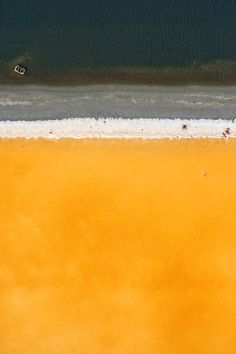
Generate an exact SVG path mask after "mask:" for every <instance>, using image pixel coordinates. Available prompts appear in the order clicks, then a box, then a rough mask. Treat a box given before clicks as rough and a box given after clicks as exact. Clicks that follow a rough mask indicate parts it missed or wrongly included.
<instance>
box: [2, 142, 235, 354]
mask: <svg viewBox="0 0 236 354" xmlns="http://www.w3.org/2000/svg"><path fill="white" fill-rule="evenodd" d="M235 153H236V140H234V139H232V140H222V139H204V140H198V139H194V140H185V139H183V140H179V141H178V140H149V141H144V140H132V141H130V140H106V141H104V140H56V141H55V140H54V141H45V140H24V139H13V140H7V139H3V140H0V166H1V173H0V186H1V198H0V215H1V222H0V287H1V291H0V352H1V354H12V353H14V354H32V353H34V354H44V353H45V354H46V353H47V354H67V353H68V354H78V353H80V354H88V353H92V354H106V353H107V354H118V353H119V354H184V353H191V354H192V353H196V354H200V353H204V354H208V353H209V354H212V353H214V354H222V353H227V354H231V353H232V354H233V353H235V348H236V305H235V298H236V282H235V276H236V258H235V252H236V217H235V214H236V189H235V182H236V167H235Z"/></svg>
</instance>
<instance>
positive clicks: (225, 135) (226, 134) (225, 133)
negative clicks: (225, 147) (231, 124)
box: [223, 128, 230, 138]
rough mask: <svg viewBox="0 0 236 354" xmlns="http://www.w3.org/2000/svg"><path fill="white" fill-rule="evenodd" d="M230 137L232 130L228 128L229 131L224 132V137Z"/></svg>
mask: <svg viewBox="0 0 236 354" xmlns="http://www.w3.org/2000/svg"><path fill="white" fill-rule="evenodd" d="M229 135H230V129H229V128H227V129H225V131H224V132H223V136H224V138H227V136H229Z"/></svg>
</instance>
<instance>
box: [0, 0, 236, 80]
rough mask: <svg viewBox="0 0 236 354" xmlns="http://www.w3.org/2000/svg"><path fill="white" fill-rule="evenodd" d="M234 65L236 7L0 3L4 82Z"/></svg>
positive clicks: (50, 0) (222, 3)
mask: <svg viewBox="0 0 236 354" xmlns="http://www.w3.org/2000/svg"><path fill="white" fill-rule="evenodd" d="M235 60H236V0H21V1H19V0H0V64H1V68H0V75H1V76H0V77H2V78H3V77H6V78H7V77H8V76H9V77H11V75H12V74H11V66H12V65H13V64H15V63H17V62H22V63H25V64H26V65H27V66H28V67H29V68H30V75H31V76H32V77H33V76H37V75H38V74H40V76H41V77H47V75H53V74H55V75H56V76H58V75H67V74H71V73H73V72H76V71H95V72H96V71H99V70H109V71H114V72H115V71H117V70H121V69H122V70H124V71H127V72H128V71H129V70H133V69H136V70H137V69H139V70H140V69H142V70H144V71H145V70H146V71H148V70H155V69H163V70H165V68H166V67H173V68H176V67H186V66H188V67H190V68H191V67H192V68H195V67H196V66H199V65H201V63H210V65H211V63H213V62H215V61H222V62H226V63H231V64H232V63H234V61H235ZM231 64H230V65H231ZM217 65H218V64H217ZM232 65H233V64H232ZM234 72H235V74H236V70H235V66H234V65H233V68H232V74H234Z"/></svg>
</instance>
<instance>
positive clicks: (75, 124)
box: [0, 118, 236, 139]
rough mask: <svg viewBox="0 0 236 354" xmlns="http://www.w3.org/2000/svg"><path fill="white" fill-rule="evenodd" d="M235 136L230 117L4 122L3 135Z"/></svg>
mask: <svg viewBox="0 0 236 354" xmlns="http://www.w3.org/2000/svg"><path fill="white" fill-rule="evenodd" d="M222 137H227V138H228V137H231V138H232V137H233V138H235V137H236V123H235V122H234V121H227V120H221V119H218V120H210V119H199V120H197V119H196V120H182V119H174V120H172V119H153V118H150V119H149V118H145V119H144V118H140V119H121V118H117V119H112V118H106V119H95V118H70V119H63V120H48V121H39V120H38V121H1V122H0V138H46V139H61V138H75V139H84V138H111V139H122V138H125V139H133V138H143V139H162V138H222Z"/></svg>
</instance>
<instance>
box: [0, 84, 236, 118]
mask: <svg viewBox="0 0 236 354" xmlns="http://www.w3.org/2000/svg"><path fill="white" fill-rule="evenodd" d="M69 118H96V119H99V118H124V119H128V118H131V119H133V118H163V119H176V118H180V119H201V118H203V119H227V120H234V119H235V118H236V86H224V87H219V86H218V87H207V86H178V87H165V86H144V85H142V86H141V85H136V86H135V85H132V86H131V85H85V86H77V87H68V86H66V87H64V86H56V87H52V86H51V87H48V86H39V85H35V86H30V85H22V86H21V85H3V86H0V120H1V121H4V120H5V121H6V120H26V121H32V120H55V119H69Z"/></svg>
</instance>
